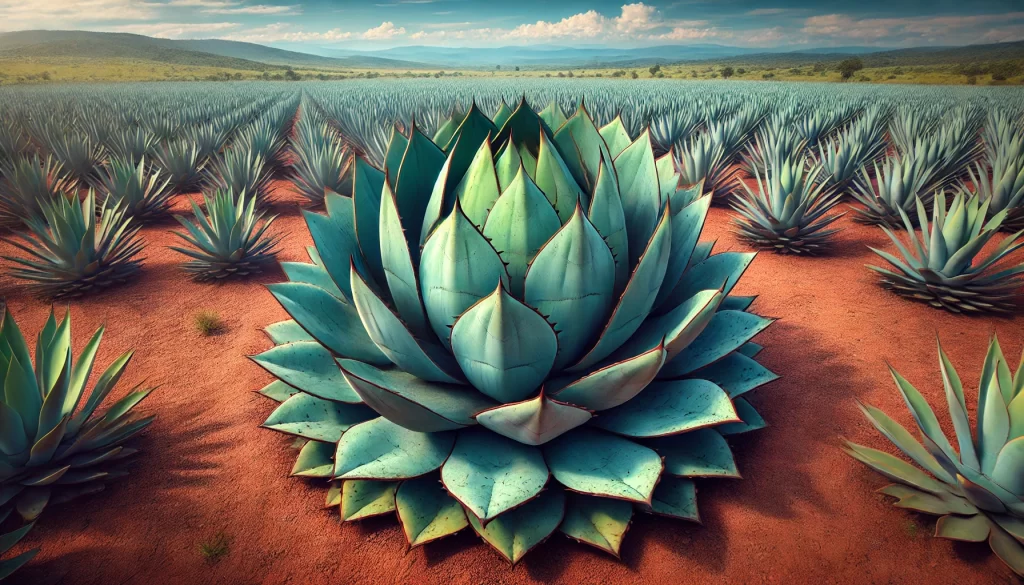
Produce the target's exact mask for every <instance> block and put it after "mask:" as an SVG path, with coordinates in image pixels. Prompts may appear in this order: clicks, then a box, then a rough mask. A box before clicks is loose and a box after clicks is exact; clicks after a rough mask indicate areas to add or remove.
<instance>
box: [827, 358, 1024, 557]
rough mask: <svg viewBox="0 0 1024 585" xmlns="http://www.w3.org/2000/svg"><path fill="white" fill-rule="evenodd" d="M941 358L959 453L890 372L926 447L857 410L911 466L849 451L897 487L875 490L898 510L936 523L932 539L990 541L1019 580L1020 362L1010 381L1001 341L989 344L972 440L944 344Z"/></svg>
mask: <svg viewBox="0 0 1024 585" xmlns="http://www.w3.org/2000/svg"><path fill="white" fill-rule="evenodd" d="M939 358H940V359H939V367H940V369H941V370H942V382H943V385H944V386H945V389H946V400H947V402H948V404H949V416H950V418H951V419H952V421H953V429H954V431H955V433H956V441H957V447H959V449H957V448H956V447H954V446H953V445H952V443H951V442H950V441H949V439H948V438H947V437H946V435H945V434H944V433H943V431H942V429H941V427H940V426H939V422H938V419H937V418H936V416H935V413H934V412H933V411H932V408H931V407H930V406H929V405H928V402H927V401H926V400H925V399H924V396H922V395H921V393H920V392H919V391H918V390H917V389H916V388H914V386H912V385H911V384H910V382H908V381H907V380H906V379H904V378H903V376H900V375H899V373H897V372H896V370H894V369H892V368H891V367H890V368H889V370H890V372H891V373H892V377H893V379H894V380H895V381H896V387H897V388H899V391H900V394H901V395H902V396H903V399H904V400H905V401H906V403H907V407H908V408H909V409H910V413H911V414H912V415H913V417H914V421H915V422H916V423H917V427H918V429H919V431H920V433H921V438H922V439H923V442H924V445H923V446H922V444H921V443H919V442H918V441H917V440H916V439H915V438H914V437H913V435H912V434H911V433H910V432H909V431H908V430H907V429H906V428H904V427H903V426H902V425H900V424H899V423H897V422H896V421H894V420H892V419H891V418H889V417H888V416H887V415H886V414H885V413H884V412H882V411H881V410H878V409H877V408H874V407H872V406H867V405H861V411H863V412H864V415H865V416H866V417H867V419H868V420H869V421H870V422H871V424H872V425H873V426H874V427H875V428H876V429H878V431H879V432H880V433H882V435H884V436H885V438H887V439H889V440H890V441H891V442H892V443H893V444H894V445H895V446H896V447H897V448H898V449H899V450H900V451H902V452H903V454H904V455H906V456H907V458H909V459H910V460H911V461H912V462H913V464H911V463H907V462H906V461H904V460H903V459H900V458H898V457H895V456H893V455H890V454H888V453H886V452H884V451H879V450H877V449H872V448H870V447H865V446H863V445H858V444H856V443H850V442H847V448H846V452H847V453H849V454H850V456H851V457H853V458H855V459H857V460H858V461H860V462H862V463H864V464H865V465H867V466H868V467H870V468H871V469H874V470H875V471H877V472H878V473H880V474H882V475H884V476H885V477H886V478H888V479H890V480H892V481H894V482H896V483H893V484H890V485H887V486H885V487H883V488H882V489H880V490H879V492H880V493H883V494H885V495H888V496H893V497H895V498H898V500H899V501H898V502H896V504H895V505H896V507H898V508H905V509H908V510H914V511H917V512H922V513H924V514H930V515H933V516H940V518H939V521H938V523H937V524H936V525H935V536H937V537H939V538H948V539H950V540H958V541H967V542H984V541H986V540H987V541H988V544H989V546H990V547H991V548H992V552H994V553H996V555H997V556H998V557H999V558H1000V559H1001V560H1002V561H1003V562H1004V563H1006V565H1007V566H1009V567H1010V569H1012V570H1013V571H1014V572H1015V573H1017V575H1020V576H1024V356H1022V358H1021V365H1020V366H1018V368H1017V372H1016V373H1015V374H1011V372H1010V368H1009V365H1008V364H1007V361H1006V358H1004V357H1003V351H1002V349H1001V348H1000V347H999V341H998V340H997V339H995V338H993V339H992V343H991V345H990V346H989V350H988V355H986V357H985V364H984V367H983V368H982V373H981V383H980V385H979V390H978V409H977V419H976V421H975V430H976V433H975V434H976V438H975V437H972V433H971V424H970V420H969V417H968V412H967V406H966V403H965V401H964V390H963V384H962V383H961V382H960V376H959V375H958V374H957V372H956V369H954V367H953V363H952V362H951V361H950V359H949V357H948V356H947V355H946V353H945V352H944V351H943V350H942V345H941V344H939ZM958 451H959V452H958Z"/></svg>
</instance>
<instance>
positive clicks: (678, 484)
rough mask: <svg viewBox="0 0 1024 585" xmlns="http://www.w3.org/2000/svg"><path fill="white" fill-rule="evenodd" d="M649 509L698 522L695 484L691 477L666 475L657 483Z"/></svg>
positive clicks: (698, 514) (662, 514)
mask: <svg viewBox="0 0 1024 585" xmlns="http://www.w3.org/2000/svg"><path fill="white" fill-rule="evenodd" d="M651 511H652V512H654V513H655V514H659V515H661V516H669V517H671V518H679V519H680V520H691V521H693V522H697V523H698V524H699V523H700V513H699V512H698V511H697V486H696V485H695V484H694V483H693V480H691V479H684V478H679V477H672V476H666V477H664V478H662V480H661V482H660V483H658V488H657V489H656V490H654V498H653V499H652V500H651Z"/></svg>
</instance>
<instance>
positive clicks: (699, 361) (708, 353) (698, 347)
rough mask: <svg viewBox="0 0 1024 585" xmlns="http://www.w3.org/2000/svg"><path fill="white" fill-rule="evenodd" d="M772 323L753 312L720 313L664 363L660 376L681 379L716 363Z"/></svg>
mask: <svg viewBox="0 0 1024 585" xmlns="http://www.w3.org/2000/svg"><path fill="white" fill-rule="evenodd" d="M771 324H772V320H771V319H766V318H764V317H761V316H758V315H754V314H752V313H746V312H743V311H718V312H717V313H715V315H714V316H713V317H712V318H711V322H710V323H708V326H707V327H706V328H705V329H704V331H703V332H702V333H701V334H700V336H698V337H697V338H696V339H695V340H694V341H693V342H692V343H690V344H689V345H687V346H686V348H685V349H683V350H682V351H681V352H679V355H677V356H675V357H674V358H671V359H670V360H669V362H668V363H667V364H665V367H664V368H662V370H661V374H659V377H677V376H682V375H685V374H689V373H690V372H693V371H695V370H697V369H700V368H703V367H704V366H707V365H710V364H713V363H714V362H716V361H718V360H720V359H722V358H724V357H725V356H727V355H729V354H730V353H732V352H733V351H736V350H737V349H739V347H740V346H741V345H743V344H744V343H746V342H747V341H749V340H750V339H751V338H752V337H754V336H755V335H757V334H758V333H760V332H761V331H764V329H765V328H766V327H768V326H769V325H771Z"/></svg>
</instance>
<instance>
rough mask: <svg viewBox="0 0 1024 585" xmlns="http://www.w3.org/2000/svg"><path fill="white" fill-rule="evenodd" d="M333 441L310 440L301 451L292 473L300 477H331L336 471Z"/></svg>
mask: <svg viewBox="0 0 1024 585" xmlns="http://www.w3.org/2000/svg"><path fill="white" fill-rule="evenodd" d="M333 455H334V444H333V443H322V442H320V441H308V442H307V443H306V444H305V445H303V446H302V449H301V450H300V451H299V457H298V458H297V459H296V460H295V465H294V466H292V475H295V476H299V477H331V474H333V473H334V462H333V461H331V457H332V456H333Z"/></svg>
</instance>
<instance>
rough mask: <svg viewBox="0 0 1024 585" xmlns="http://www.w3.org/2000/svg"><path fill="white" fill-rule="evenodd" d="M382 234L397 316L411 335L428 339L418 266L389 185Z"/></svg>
mask: <svg viewBox="0 0 1024 585" xmlns="http://www.w3.org/2000/svg"><path fill="white" fill-rule="evenodd" d="M380 233H381V238H380V256H381V264H382V266H383V268H384V276H385V279H386V280H387V284H388V289H389V290H390V291H391V298H392V299H394V301H395V308H396V309H397V310H398V315H399V316H400V317H401V318H402V322H403V323H405V324H406V325H407V326H408V327H409V331H410V332H411V333H413V334H415V335H417V336H419V337H420V338H421V339H426V335H427V334H428V333H429V332H430V326H429V323H427V315H426V313H424V312H423V303H422V301H420V287H419V283H418V282H417V280H416V267H415V265H414V264H413V257H412V254H411V253H410V251H409V242H408V241H407V240H406V236H405V232H404V231H403V227H402V219H401V218H400V217H399V215H398V202H397V201H396V199H395V196H394V194H393V193H392V192H391V188H390V187H388V186H386V185H385V187H384V192H383V194H382V195H381V198H380ZM417 253H418V248H417Z"/></svg>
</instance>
